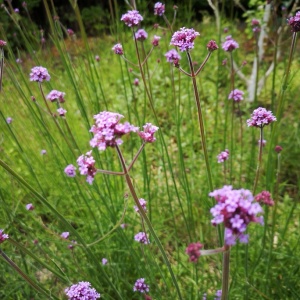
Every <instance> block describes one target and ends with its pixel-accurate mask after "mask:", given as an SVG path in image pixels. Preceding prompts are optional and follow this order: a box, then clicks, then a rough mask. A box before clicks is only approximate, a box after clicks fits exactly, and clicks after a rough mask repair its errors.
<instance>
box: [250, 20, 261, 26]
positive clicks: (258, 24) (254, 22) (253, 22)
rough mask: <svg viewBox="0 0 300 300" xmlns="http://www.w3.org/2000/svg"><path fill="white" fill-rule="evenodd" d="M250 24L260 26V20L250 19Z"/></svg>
mask: <svg viewBox="0 0 300 300" xmlns="http://www.w3.org/2000/svg"><path fill="white" fill-rule="evenodd" d="M251 26H260V22H259V20H257V19H252V20H251Z"/></svg>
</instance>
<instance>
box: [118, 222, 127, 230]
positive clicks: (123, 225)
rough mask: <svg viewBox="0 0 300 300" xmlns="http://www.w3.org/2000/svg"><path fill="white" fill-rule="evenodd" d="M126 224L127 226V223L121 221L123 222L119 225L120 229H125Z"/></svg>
mask: <svg viewBox="0 0 300 300" xmlns="http://www.w3.org/2000/svg"><path fill="white" fill-rule="evenodd" d="M127 226H128V225H127V224H125V223H123V224H121V225H120V227H121V228H122V229H125V228H126V227H127Z"/></svg>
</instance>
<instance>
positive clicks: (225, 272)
mask: <svg viewBox="0 0 300 300" xmlns="http://www.w3.org/2000/svg"><path fill="white" fill-rule="evenodd" d="M229 271H230V247H229V246H228V245H225V246H224V253H223V264H222V298H221V299H222V300H227V299H229Z"/></svg>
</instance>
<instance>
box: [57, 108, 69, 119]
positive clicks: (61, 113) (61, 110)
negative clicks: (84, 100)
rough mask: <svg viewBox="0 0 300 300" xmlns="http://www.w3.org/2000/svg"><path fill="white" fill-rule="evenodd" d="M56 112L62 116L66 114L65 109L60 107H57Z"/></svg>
mask: <svg viewBox="0 0 300 300" xmlns="http://www.w3.org/2000/svg"><path fill="white" fill-rule="evenodd" d="M57 112H58V114H59V115H60V116H61V117H63V116H65V115H66V113H67V111H66V110H65V109H63V108H62V107H60V108H58V109H57Z"/></svg>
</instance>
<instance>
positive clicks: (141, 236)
mask: <svg viewBox="0 0 300 300" xmlns="http://www.w3.org/2000/svg"><path fill="white" fill-rule="evenodd" d="M134 240H135V241H137V242H139V243H141V244H145V245H147V244H149V243H150V241H149V239H148V236H147V234H146V233H145V232H143V231H142V232H139V233H137V234H136V235H135V236H134Z"/></svg>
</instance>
